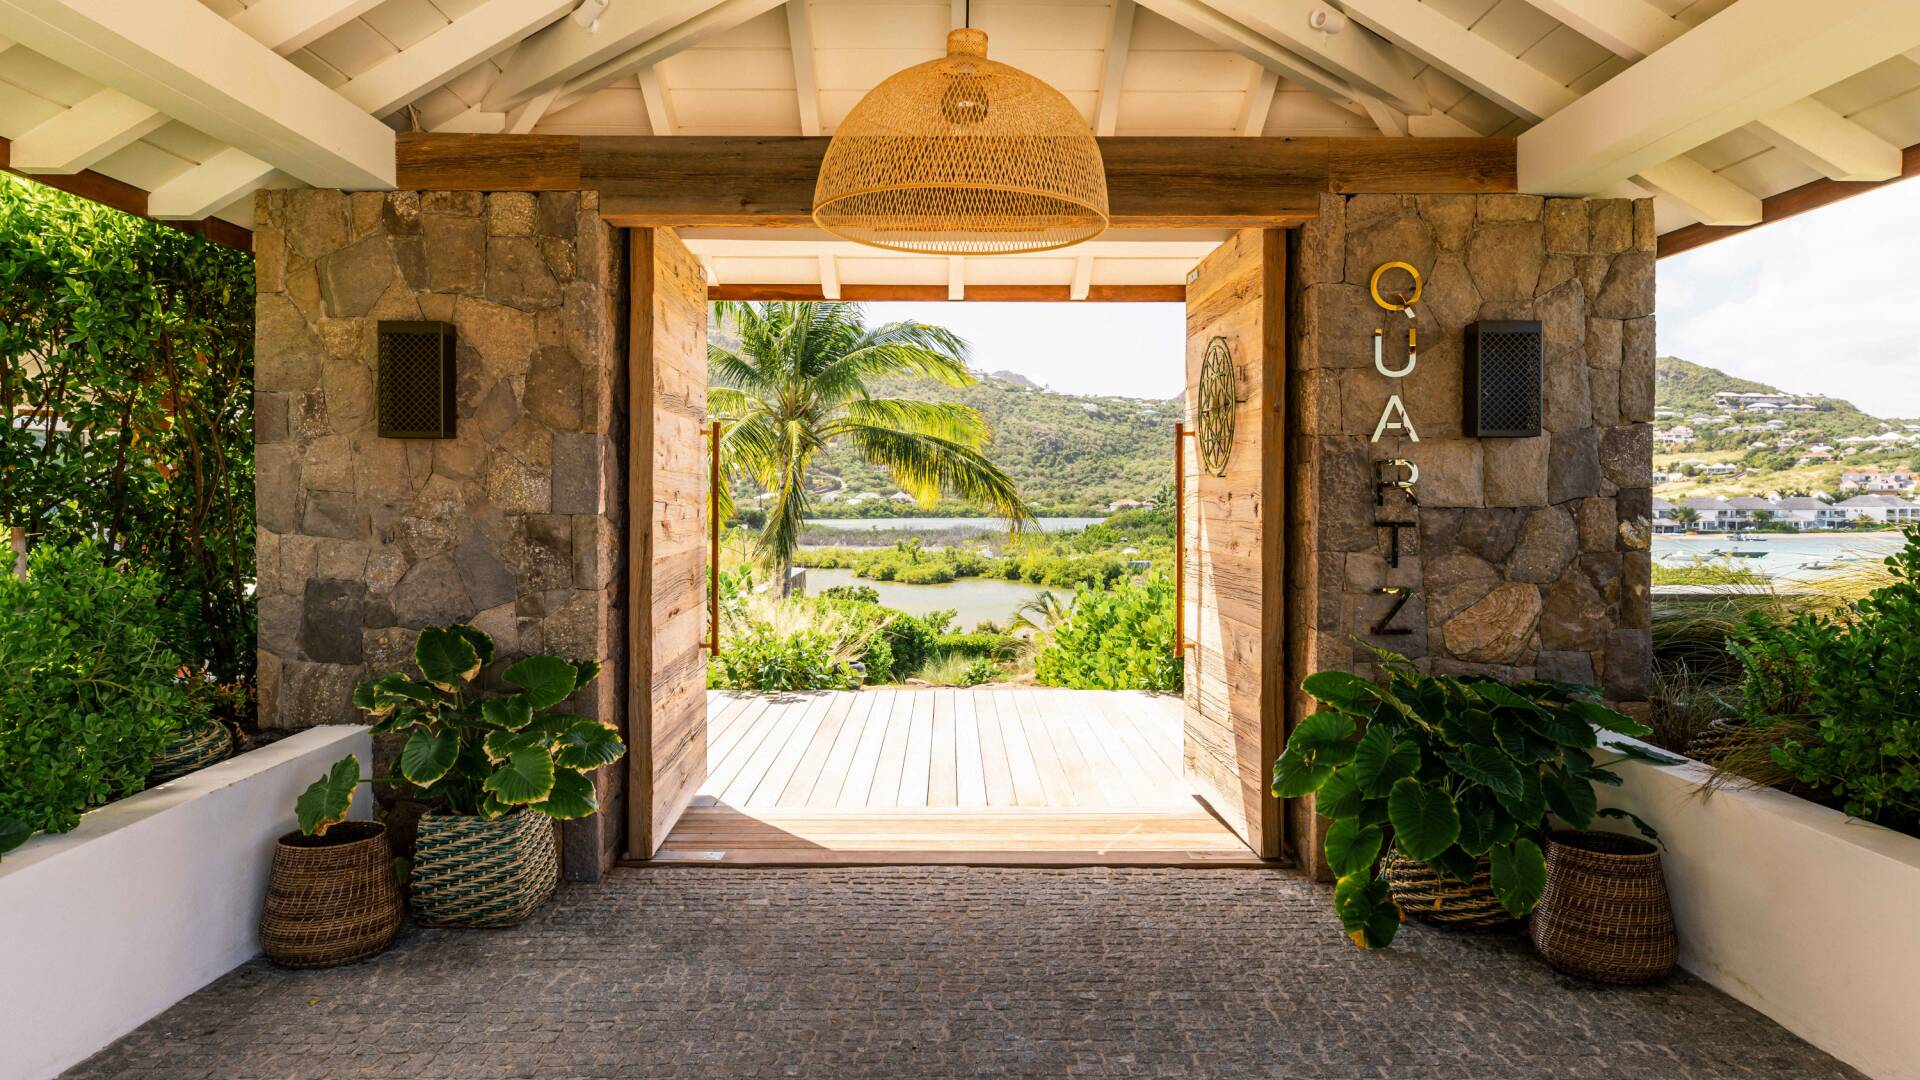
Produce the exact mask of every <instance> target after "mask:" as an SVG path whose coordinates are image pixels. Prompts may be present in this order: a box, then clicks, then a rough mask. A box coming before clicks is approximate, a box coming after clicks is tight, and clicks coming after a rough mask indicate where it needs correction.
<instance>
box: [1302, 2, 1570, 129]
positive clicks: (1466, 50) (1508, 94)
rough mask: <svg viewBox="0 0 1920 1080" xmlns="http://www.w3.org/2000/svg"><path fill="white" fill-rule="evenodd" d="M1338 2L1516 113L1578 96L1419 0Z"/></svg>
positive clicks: (1536, 112) (1536, 114)
mask: <svg viewBox="0 0 1920 1080" xmlns="http://www.w3.org/2000/svg"><path fill="white" fill-rule="evenodd" d="M1341 6H1342V7H1344V8H1345V9H1346V12H1347V14H1348V15H1351V16H1352V17H1353V18H1354V19H1355V20H1357V21H1359V22H1362V23H1365V24H1366V25H1367V26H1369V27H1372V28H1373V29H1374V30H1376V31H1378V32H1379V33H1380V34H1382V35H1384V36H1385V37H1386V38H1387V40H1389V41H1392V42H1393V43H1394V44H1396V45H1398V46H1400V47H1401V48H1403V49H1405V50H1407V51H1408V52H1410V53H1412V54H1413V55H1415V56H1417V57H1419V58H1420V59H1422V60H1425V61H1426V62H1427V63H1429V64H1432V65H1433V66H1434V67H1437V68H1439V69H1440V70H1441V71H1444V72H1446V73H1447V74H1448V75H1451V76H1453V77H1454V78H1455V79H1458V80H1459V81H1460V82H1462V83H1464V84H1466V85H1467V86H1470V87H1472V88H1474V89H1475V90H1478V91H1479V92H1480V93H1482V94H1484V95H1486V96H1487V97H1489V98H1491V99H1493V101H1494V103H1495V104H1497V105H1499V106H1500V107H1501V108H1503V109H1505V110H1507V111H1508V112H1511V113H1513V114H1515V115H1516V116H1520V117H1522V118H1524V119H1527V120H1540V119H1544V118H1546V117H1549V116H1552V115H1553V114H1555V113H1557V112H1559V111H1560V110H1561V109H1563V108H1566V107H1567V106H1568V105H1569V104H1571V103H1572V102H1573V100H1574V99H1575V98H1576V97H1578V96H1579V95H1577V94H1575V93H1574V92H1573V91H1572V90H1569V89H1567V88H1566V87H1565V86H1563V85H1561V84H1560V83H1558V82H1556V81H1554V80H1553V79H1552V78H1550V77H1548V76H1547V75H1544V74H1542V73H1541V72H1539V71H1537V70H1535V69H1534V68H1533V67H1531V66H1529V65H1528V64H1526V63H1524V62H1522V61H1521V60H1519V59H1517V58H1516V57H1514V56H1513V55H1512V54H1511V53H1509V52H1507V51H1506V50H1505V49H1504V48H1502V47H1500V46H1499V45H1496V44H1494V43H1493V42H1492V41H1489V40H1488V39H1486V38H1484V37H1481V36H1480V35H1478V34H1476V33H1474V32H1473V31H1471V30H1468V29H1467V28H1466V27H1464V26H1461V25H1460V24H1459V23H1457V22H1454V21H1453V20H1452V19H1450V18H1448V17H1447V16H1446V15H1443V14H1441V12H1440V11H1439V9H1438V8H1435V7H1433V6H1432V5H1430V4H1423V3H1421V2H1420V0H1341ZM1336 36H1344V35H1336ZM1408 111H1410V112H1414V113H1420V112H1425V111H1426V110H1425V109H1412V110H1408Z"/></svg>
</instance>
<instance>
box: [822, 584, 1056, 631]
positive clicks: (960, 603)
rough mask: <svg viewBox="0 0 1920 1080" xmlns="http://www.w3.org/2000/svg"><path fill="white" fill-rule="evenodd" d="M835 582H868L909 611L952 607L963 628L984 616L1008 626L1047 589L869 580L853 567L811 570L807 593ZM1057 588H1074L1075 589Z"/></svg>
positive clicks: (883, 596) (921, 612)
mask: <svg viewBox="0 0 1920 1080" xmlns="http://www.w3.org/2000/svg"><path fill="white" fill-rule="evenodd" d="M835 585H865V586H866V587H868V588H870V589H872V590H873V591H874V592H877V593H879V594H880V602H881V603H882V604H885V605H886V606H888V607H890V608H898V609H900V610H901V611H904V612H906V613H907V614H909V615H925V614H926V613H927V612H929V611H939V610H940V609H942V608H948V609H952V610H953V611H955V612H956V614H955V615H954V620H953V621H954V622H956V623H958V624H959V625H960V629H962V630H971V629H973V625H974V624H975V623H977V622H980V621H981V620H982V619H992V620H993V621H994V622H997V623H999V624H1001V625H1002V626H1005V625H1006V623H1007V620H1008V619H1009V618H1011V617H1012V616H1013V609H1014V608H1017V607H1019V606H1020V605H1021V604H1024V603H1026V602H1027V601H1028V600H1030V599H1032V598H1033V597H1035V596H1038V595H1040V594H1041V593H1043V592H1046V591H1047V590H1046V588H1045V587H1043V586H1040V585H1029V584H1027V583H1026V582H1024V581H1002V580H999V579H997V578H961V579H960V580H959V581H950V582H948V583H946V584H945V585H902V584H900V583H899V582H897V581H869V580H867V579H866V578H862V577H857V576H855V574H854V572H853V571H851V570H818V569H816V570H808V571H807V595H809V596H818V595H820V592H821V590H823V589H828V588H831V587H833V586H835ZM1054 591H1055V592H1072V590H1071V589H1055V590H1054Z"/></svg>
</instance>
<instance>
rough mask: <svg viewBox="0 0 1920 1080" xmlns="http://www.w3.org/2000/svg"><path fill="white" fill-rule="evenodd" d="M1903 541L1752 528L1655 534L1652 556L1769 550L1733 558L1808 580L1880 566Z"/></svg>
mask: <svg viewBox="0 0 1920 1080" xmlns="http://www.w3.org/2000/svg"><path fill="white" fill-rule="evenodd" d="M1902 542H1903V540H1902V538H1901V535H1900V534H1899V533H1897V532H1875V533H1812V534H1805V533H1748V534H1746V535H1745V536H1744V537H1742V538H1741V539H1740V540H1739V541H1737V542H1736V541H1735V540H1734V539H1733V538H1732V537H1730V536H1725V535H1718V534H1709V535H1705V536H1656V537H1654V538H1653V557H1654V559H1655V560H1656V561H1657V562H1659V563H1661V564H1662V565H1665V566H1685V565H1687V564H1688V563H1690V562H1692V561H1693V560H1695V559H1704V560H1706V561H1708V562H1721V561H1728V560H1727V559H1726V557H1725V556H1724V555H1716V554H1714V552H1731V551H1739V552H1749V551H1759V552H1764V553H1765V554H1763V555H1761V556H1760V557H1759V558H1757V559H1750V558H1738V559H1732V560H1730V561H1731V562H1733V563H1734V564H1735V565H1737V566H1743V567H1746V568H1747V569H1749V570H1757V571H1759V572H1760V573H1763V574H1765V575H1767V576H1768V577H1771V578H1774V579H1775V580H1779V581H1807V580H1810V579H1817V578H1819V577H1820V576H1821V575H1823V574H1832V573H1836V572H1844V571H1846V570H1848V569H1854V568H1858V567H1861V566H1863V565H1864V566H1877V565H1879V563H1880V561H1881V560H1882V559H1885V558H1886V557H1887V556H1889V555H1891V554H1893V553H1894V552H1895V551H1898V550H1899V549H1900V546H1901V544H1902ZM1816 564H1817V565H1816ZM1822 566H1824V567H1825V569H1822V568H1821V567H1822Z"/></svg>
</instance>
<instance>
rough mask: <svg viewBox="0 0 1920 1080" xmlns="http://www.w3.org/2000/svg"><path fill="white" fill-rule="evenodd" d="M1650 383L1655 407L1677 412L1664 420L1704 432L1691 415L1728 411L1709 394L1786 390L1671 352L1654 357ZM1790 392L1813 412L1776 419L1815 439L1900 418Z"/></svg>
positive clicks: (1748, 419) (1878, 427) (1743, 419)
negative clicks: (1739, 376) (1886, 418)
mask: <svg viewBox="0 0 1920 1080" xmlns="http://www.w3.org/2000/svg"><path fill="white" fill-rule="evenodd" d="M1653 385H1654V407H1655V408H1659V409H1667V410H1671V411H1672V412H1673V413H1675V414H1676V415H1675V416H1674V417H1671V418H1665V417H1663V418H1662V423H1663V424H1664V423H1671V422H1685V423H1691V426H1692V427H1693V428H1694V429H1695V430H1696V431H1702V430H1703V426H1702V425H1701V424H1699V423H1692V422H1691V421H1690V419H1689V418H1690V417H1693V416H1697V415H1711V416H1719V415H1722V414H1725V413H1726V410H1725V409H1724V408H1722V407H1719V406H1716V405H1715V404H1714V402H1713V395H1714V394H1716V393H1720V392H1723V391H1724V392H1733V393H1741V394H1755V393H1758V394H1783V393H1788V391H1784V390H1781V389H1779V388H1778V387H1774V386H1768V385H1767V384H1766V383H1763V382H1755V381H1753V380H1752V379H1741V378H1736V377H1735V376H1732V375H1729V374H1727V373H1726V372H1724V371H1721V370H1719V369H1717V368H1710V367H1707V366H1705V365H1704V364H1695V363H1692V362H1691V361H1687V360H1682V359H1680V358H1679V357H1675V356H1662V357H1659V358H1657V359H1656V360H1655V361H1654V370H1653ZM1793 396H1794V397H1796V398H1798V399H1799V400H1800V401H1803V402H1805V403H1806V404H1808V405H1811V406H1813V409H1814V411H1813V412H1803V413H1791V414H1782V415H1781V416H1780V417H1779V419H1781V420H1782V421H1783V422H1784V425H1785V427H1786V428H1787V429H1788V430H1790V431H1796V432H1801V433H1804V434H1805V435H1806V436H1807V438H1808V439H1810V440H1811V441H1813V442H1819V441H1822V440H1825V441H1831V440H1833V439H1837V438H1841V437H1844V436H1847V435H1874V434H1878V433H1879V432H1882V431H1885V430H1887V429H1888V428H1890V427H1897V426H1899V425H1900V424H1901V423H1903V422H1904V421H1899V420H1882V419H1880V418H1879V417H1877V416H1872V415H1869V414H1868V413H1865V412H1862V411H1861V410H1860V409H1858V408H1856V407H1855V406H1854V405H1853V403H1852V402H1850V401H1843V400H1841V399H1840V398H1832V397H1825V396H1822V395H1817V394H1795V395H1793ZM1768 418H1769V417H1764V416H1762V417H1756V416H1740V415H1736V416H1735V417H1734V423H1736V424H1747V423H1752V422H1753V421H1755V420H1765V419H1768ZM1736 434H1737V433H1736ZM1714 448H1716V449H1718V448H1719V447H1714Z"/></svg>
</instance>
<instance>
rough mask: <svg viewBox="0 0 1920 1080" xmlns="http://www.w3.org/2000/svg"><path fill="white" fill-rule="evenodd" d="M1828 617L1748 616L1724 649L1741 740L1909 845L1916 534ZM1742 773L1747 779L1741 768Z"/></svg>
mask: <svg viewBox="0 0 1920 1080" xmlns="http://www.w3.org/2000/svg"><path fill="white" fill-rule="evenodd" d="M1906 535H1907V543H1906V546H1905V547H1904V548H1902V549H1901V550H1900V551H1899V552H1896V553H1895V554H1894V555H1893V556H1892V557H1891V558H1889V559H1887V566H1888V568H1889V569H1890V570H1891V571H1892V574H1893V577H1892V580H1891V582H1890V583H1889V584H1885V585H1883V586H1881V587H1880V588H1877V589H1874V590H1873V591H1872V592H1870V593H1868V594H1867V595H1866V596H1864V597H1862V598H1860V599H1857V600H1854V601H1852V602H1850V603H1848V604H1846V605H1845V606H1844V607H1842V608H1840V609H1839V610H1838V611H1836V612H1833V613H1825V612H1804V613H1801V614H1798V615H1795V616H1792V617H1790V618H1783V617H1779V616H1771V617H1770V616H1767V615H1754V616H1750V617H1749V618H1748V620H1747V622H1746V624H1745V625H1744V626H1742V627H1741V628H1740V629H1739V630H1738V631H1736V632H1735V633H1734V635H1733V638H1732V640H1731V642H1730V645H1729V647H1730V648H1731V649H1732V651H1733V652H1734V654H1735V656H1736V657H1738V659H1739V661H1740V664H1741V668H1742V671H1743V681H1742V686H1741V689H1742V691H1743V694H1744V705H1743V712H1744V715H1745V717H1746V720H1747V724H1748V729H1749V732H1750V733H1751V734H1753V735H1754V736H1756V737H1758V738H1762V739H1766V740H1767V741H1768V742H1769V743H1770V744H1771V745H1770V747H1769V753H1770V756H1771V757H1772V759H1773V763H1774V764H1776V765H1777V766H1779V767H1780V768H1781V769H1783V770H1784V771H1785V772H1786V773H1787V774H1789V775H1790V776H1791V778H1792V779H1793V780H1795V781H1797V782H1798V783H1800V784H1803V785H1806V786H1807V787H1808V788H1810V789H1811V790H1812V792H1813V793H1814V794H1815V795H1816V796H1817V797H1821V798H1825V799H1828V800H1830V801H1832V802H1834V803H1836V804H1838V805H1839V806H1840V807H1841V808H1842V809H1844V810H1845V811H1846V812H1847V813H1849V814H1851V815H1853V816H1854V817H1858V818H1863V819H1865V820H1867V821H1872V822H1875V823H1877V824H1881V825H1885V826H1887V827H1888V828H1893V829H1899V830H1901V831H1903V832H1907V833H1911V834H1913V835H1916V836H1920V527H1912V528H1909V529H1908V530H1907V531H1906ZM1748 772H1749V774H1751V773H1752V770H1748Z"/></svg>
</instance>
